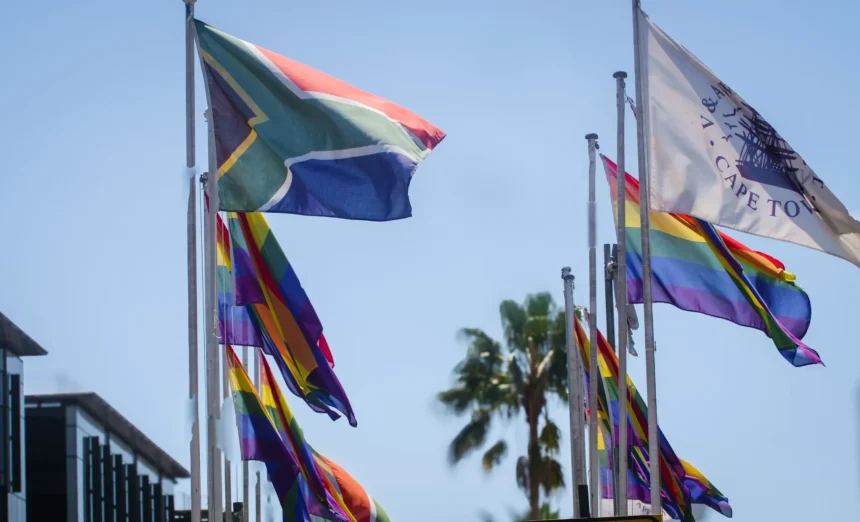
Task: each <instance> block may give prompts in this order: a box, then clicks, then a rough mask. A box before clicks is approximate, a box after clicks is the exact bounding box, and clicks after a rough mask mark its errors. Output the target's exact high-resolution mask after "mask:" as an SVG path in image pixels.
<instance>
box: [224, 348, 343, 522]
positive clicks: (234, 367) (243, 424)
mask: <svg viewBox="0 0 860 522" xmlns="http://www.w3.org/2000/svg"><path fill="white" fill-rule="evenodd" d="M227 364H228V366H229V369H230V386H231V388H232V390H233V404H234V407H235V409H236V417H237V420H238V429H239V440H240V447H241V452H242V460H256V461H258V462H262V463H263V464H265V466H266V471H267V474H268V475H269V480H270V481H271V483H272V486H273V487H274V489H275V492H276V493H277V495H278V500H279V502H280V504H281V509H282V510H283V512H284V520H291V521H296V522H318V521H321V520H329V521H342V522H346V521H347V520H348V518H346V517H344V516H343V515H342V514H339V513H337V512H333V511H332V510H330V509H329V508H328V507H327V506H324V505H322V504H321V503H320V502H318V501H317V500H316V497H315V496H314V495H313V494H312V493H310V492H309V489H308V484H307V481H306V479H305V477H304V475H303V474H302V471H301V468H300V466H299V465H298V463H297V462H296V459H295V458H294V456H293V454H292V453H290V450H289V448H288V447H287V445H286V444H285V443H284V441H283V439H281V436H280V434H279V433H278V431H277V429H276V428H275V424H274V421H273V420H272V418H271V416H270V415H269V413H268V411H267V410H266V408H265V407H264V406H263V401H262V400H261V399H260V396H259V395H258V394H257V390H256V389H255V388H254V385H253V383H251V379H250V378H249V377H248V373H247V372H246V371H245V368H244V367H243V366H242V363H241V362H239V359H238V357H236V353H235V352H234V351H233V348H232V347H229V346H228V347H227Z"/></svg>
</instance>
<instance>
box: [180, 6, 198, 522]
mask: <svg viewBox="0 0 860 522" xmlns="http://www.w3.org/2000/svg"><path fill="white" fill-rule="evenodd" d="M196 1H197V0H184V3H185V166H186V167H187V168H188V170H189V171H191V176H190V178H189V180H188V216H187V225H188V229H187V237H188V252H187V257H188V399H189V401H190V402H191V410H192V415H193V418H192V419H191V522H200V508H201V503H202V502H201V498H200V423H199V418H200V417H199V415H198V411H199V402H200V401H199V398H198V389H199V378H198V369H199V367H198V365H199V359H198V356H197V343H198V337H197V336H198V333H197V206H196V201H195V197H196V195H197V179H196V176H195V175H194V173H193V169H194V167H195V165H196V164H197V158H196V151H195V145H196V143H195V135H194V133H195V128H194V3H195V2H196Z"/></svg>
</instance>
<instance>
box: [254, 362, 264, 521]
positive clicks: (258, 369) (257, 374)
mask: <svg viewBox="0 0 860 522" xmlns="http://www.w3.org/2000/svg"><path fill="white" fill-rule="evenodd" d="M254 354H255V355H254V388H256V389H257V390H259V389H260V380H261V378H262V377H261V376H262V364H263V363H262V362H261V360H262V358H263V353H262V350H260V349H259V348H254ZM262 496H263V476H262V474H261V473H260V472H259V471H257V491H256V506H255V507H256V511H255V513H256V514H257V522H263V501H262Z"/></svg>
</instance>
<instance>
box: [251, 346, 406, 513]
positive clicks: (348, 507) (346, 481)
mask: <svg viewBox="0 0 860 522" xmlns="http://www.w3.org/2000/svg"><path fill="white" fill-rule="evenodd" d="M262 361H263V367H262V368H263V379H262V383H261V387H262V389H263V400H264V404H265V406H266V409H267V410H268V411H269V414H270V416H271V417H272V418H273V419H274V420H275V425H276V426H277V428H278V431H279V433H280V434H281V437H282V438H283V440H284V442H286V443H287V445H288V447H289V448H290V449H291V451H292V452H293V454H294V455H296V456H297V457H296V458H297V461H298V462H299V464H300V466H301V467H302V470H303V473H305V475H306V476H307V477H308V483H309V484H310V487H311V489H312V490H314V491H322V492H323V494H324V495H326V498H327V499H328V502H329V505H332V502H336V503H337V505H338V506H339V507H340V509H342V511H343V512H344V513H346V515H347V516H348V517H349V518H350V520H351V521H352V522H390V521H389V518H388V515H387V514H386V513H385V511H384V510H383V509H382V507H381V506H380V505H379V503H377V502H376V500H374V499H373V498H372V497H371V496H370V495H368V494H367V492H366V491H365V490H364V488H363V487H362V486H361V484H359V483H358V482H356V480H355V479H353V478H352V477H351V476H350V475H349V474H348V473H347V472H346V471H344V470H343V468H341V467H340V466H338V465H337V464H335V463H334V462H332V461H331V460H329V459H327V458H326V457H324V456H322V455H321V454H319V453H317V452H316V451H314V449H313V448H312V447H311V446H310V445H309V444H308V443H307V441H306V440H305V436H304V433H303V432H302V429H301V428H300V427H299V424H298V422H297V421H296V419H295V417H294V416H293V412H292V411H291V410H290V407H289V405H288V404H287V401H286V399H285V398H284V395H283V394H282V393H281V391H280V389H279V388H278V383H277V381H275V376H274V374H273V373H272V371H271V370H270V369H269V365H268V363H267V362H266V360H265V357H263V358H262ZM332 499H333V500H332Z"/></svg>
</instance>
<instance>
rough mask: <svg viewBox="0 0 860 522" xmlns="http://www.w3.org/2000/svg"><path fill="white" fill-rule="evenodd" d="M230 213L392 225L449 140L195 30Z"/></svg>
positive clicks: (323, 78)
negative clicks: (425, 164)
mask: <svg viewBox="0 0 860 522" xmlns="http://www.w3.org/2000/svg"><path fill="white" fill-rule="evenodd" d="M195 24H196V28H197V42H198V46H199V51H200V56H201V57H202V59H203V64H204V65H203V69H204V78H205V81H206V87H207V95H208V98H209V106H210V107H211V109H212V115H213V122H214V126H215V149H216V155H217V162H218V192H219V196H220V198H221V210H229V211H236V212H285V213H291V214H302V215H311V216H328V217H337V218H344V219H361V220H370V221H389V220H394V219H401V218H406V217H409V216H411V215H412V207H411V204H410V202H409V184H410V182H411V180H412V176H413V174H414V172H415V169H416V168H417V167H418V165H419V164H420V163H421V162H422V161H423V160H424V159H425V158H426V157H427V155H428V154H429V153H430V151H431V150H433V148H434V147H435V146H436V145H438V144H439V142H441V141H442V139H443V138H444V137H445V133H444V132H442V131H441V130H439V129H438V128H436V127H435V126H433V125H432V124H430V123H429V122H427V121H426V120H424V119H423V118H421V117H420V116H418V115H417V114H414V113H412V112H410V111H408V110H406V109H404V108H403V107H400V106H399V105H396V104H394V103H392V102H389V101H387V100H384V99H382V98H379V97H377V96H374V95H372V94H370V93H367V92H364V91H362V90H360V89H357V88H355V87H353V86H351V85H349V84H347V83H344V82H342V81H340V80H337V79H335V78H332V77H331V76H328V75H326V74H324V73H322V72H319V71H316V70H314V69H312V68H310V67H308V66H306V65H303V64H301V63H299V62H296V61H294V60H290V59H289V58H285V57H283V56H279V55H277V54H275V53H273V52H271V51H269V50H267V49H264V48H262V47H259V46H257V45H254V44H252V43H249V42H245V41H243V40H239V39H238V38H235V37H233V36H230V35H228V34H226V33H224V32H221V31H219V30H217V29H215V28H213V27H211V26H209V25H207V24H205V23H203V22H201V21H199V20H195Z"/></svg>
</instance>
